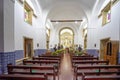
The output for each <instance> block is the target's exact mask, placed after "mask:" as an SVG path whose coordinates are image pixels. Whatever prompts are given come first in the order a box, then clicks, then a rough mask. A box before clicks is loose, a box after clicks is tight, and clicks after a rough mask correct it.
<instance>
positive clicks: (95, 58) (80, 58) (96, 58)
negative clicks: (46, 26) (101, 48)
mask: <svg viewBox="0 0 120 80" xmlns="http://www.w3.org/2000/svg"><path fill="white" fill-rule="evenodd" d="M98 59H99V58H98V57H73V58H72V60H98Z"/></svg>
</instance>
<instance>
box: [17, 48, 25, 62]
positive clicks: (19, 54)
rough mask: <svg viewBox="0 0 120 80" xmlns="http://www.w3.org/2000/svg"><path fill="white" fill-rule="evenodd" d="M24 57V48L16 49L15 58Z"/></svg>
mask: <svg viewBox="0 0 120 80" xmlns="http://www.w3.org/2000/svg"><path fill="white" fill-rule="evenodd" d="M22 58H24V51H23V50H16V51H15V60H19V59H22Z"/></svg>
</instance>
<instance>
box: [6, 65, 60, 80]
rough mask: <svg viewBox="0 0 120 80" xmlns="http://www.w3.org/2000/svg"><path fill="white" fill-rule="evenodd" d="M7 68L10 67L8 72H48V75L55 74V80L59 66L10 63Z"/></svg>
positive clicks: (37, 73)
mask: <svg viewBox="0 0 120 80" xmlns="http://www.w3.org/2000/svg"><path fill="white" fill-rule="evenodd" d="M7 68H8V74H33V75H44V74H47V75H48V76H53V79H54V80H55V77H56V76H58V68H57V67H54V66H35V65H16V66H13V65H10V64H9V65H7ZM34 70H37V71H34ZM46 71H47V72H46ZM58 78H59V77H58Z"/></svg>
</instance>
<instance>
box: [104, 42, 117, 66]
mask: <svg viewBox="0 0 120 80" xmlns="http://www.w3.org/2000/svg"><path fill="white" fill-rule="evenodd" d="M106 47H107V49H106V59H107V60H109V63H110V64H111V65H115V64H118V52H119V42H118V41H109V42H107V44H106Z"/></svg>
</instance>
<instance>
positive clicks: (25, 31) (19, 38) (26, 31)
mask: <svg viewBox="0 0 120 80" xmlns="http://www.w3.org/2000/svg"><path fill="white" fill-rule="evenodd" d="M24 37H28V38H32V39H33V40H34V41H33V42H34V43H33V45H34V49H45V48H46V32H45V26H43V23H42V17H41V15H40V16H39V15H38V17H37V18H35V17H33V21H32V25H30V24H28V23H26V22H25V21H24V9H23V5H21V4H20V3H19V2H18V1H16V2H15V50H23V44H24V41H23V39H24ZM37 43H38V44H39V47H37Z"/></svg>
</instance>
